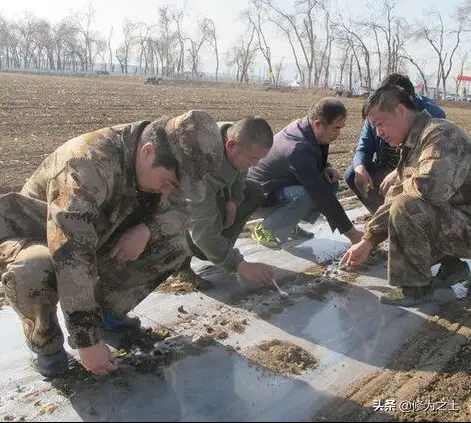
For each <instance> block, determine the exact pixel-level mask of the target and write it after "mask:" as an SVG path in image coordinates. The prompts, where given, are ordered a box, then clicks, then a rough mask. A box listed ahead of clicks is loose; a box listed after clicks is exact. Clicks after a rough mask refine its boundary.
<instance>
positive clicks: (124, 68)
mask: <svg viewBox="0 0 471 423" xmlns="http://www.w3.org/2000/svg"><path fill="white" fill-rule="evenodd" d="M137 28H138V24H136V22H133V21H131V20H129V19H125V20H124V22H123V35H124V40H123V42H122V44H121V45H120V46H119V48H118V49H117V50H116V58H117V59H118V61H119V64H120V66H121V73H124V74H125V75H127V74H128V72H129V56H130V54H131V49H132V46H133V44H134V42H135V40H136V30H137Z"/></svg>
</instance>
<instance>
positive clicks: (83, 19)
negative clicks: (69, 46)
mask: <svg viewBox="0 0 471 423" xmlns="http://www.w3.org/2000/svg"><path fill="white" fill-rule="evenodd" d="M95 13H96V12H95V9H94V8H93V5H92V1H91V0H90V1H89V2H88V5H87V10H86V11H85V12H77V13H76V14H75V16H74V23H75V25H76V26H77V28H78V29H79V31H80V33H81V34H82V36H83V39H84V44H85V46H84V50H85V51H84V56H85V70H86V71H88V70H92V69H93V57H92V56H93V53H92V45H93V37H92V24H93V21H94V19H95Z"/></svg>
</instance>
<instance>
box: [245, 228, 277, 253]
mask: <svg viewBox="0 0 471 423" xmlns="http://www.w3.org/2000/svg"><path fill="white" fill-rule="evenodd" d="M252 239H253V240H254V241H257V242H258V243H259V244H260V245H263V246H264V247H267V248H272V249H278V248H281V243H280V241H278V240H277V239H276V237H275V235H273V234H272V233H271V232H270V231H269V230H268V229H265V228H264V227H263V226H262V225H261V224H260V223H257V224H256V225H255V227H254V228H253V231H252Z"/></svg>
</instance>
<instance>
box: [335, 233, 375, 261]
mask: <svg viewBox="0 0 471 423" xmlns="http://www.w3.org/2000/svg"><path fill="white" fill-rule="evenodd" d="M372 249H373V244H372V243H371V241H368V240H366V239H362V240H361V241H360V242H359V243H358V244H355V245H352V246H351V247H350V248H349V249H348V251H347V252H346V253H345V254H344V256H343V257H342V260H340V266H358V265H360V264H362V263H363V262H364V261H365V260H366V259H367V258H368V256H369V255H370V252H371V250H372Z"/></svg>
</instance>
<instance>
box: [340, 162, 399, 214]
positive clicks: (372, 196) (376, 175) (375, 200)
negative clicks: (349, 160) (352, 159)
mask: <svg viewBox="0 0 471 423" xmlns="http://www.w3.org/2000/svg"><path fill="white" fill-rule="evenodd" d="M366 170H367V171H368V173H369V174H370V176H371V179H372V180H373V189H371V190H370V191H369V192H368V195H367V197H365V196H364V195H363V194H362V193H360V191H358V188H357V187H356V186H355V169H354V168H353V165H351V166H349V167H348V168H347V170H346V171H345V183H346V184H347V185H348V187H349V188H350V189H351V190H352V191H353V192H354V193H355V195H356V196H357V197H358V199H359V200H360V201H361V202H362V203H363V205H364V206H365V207H366V208H367V209H368V211H369V212H370V213H371V214H375V213H376V210H378V209H379V207H380V206H382V205H383V203H384V197H383V195H382V194H381V193H380V192H379V186H380V185H381V182H383V180H384V178H385V177H386V176H387V175H388V174H389V173H390V172H391V170H389V169H388V168H386V167H384V166H383V167H380V166H377V165H375V164H371V165H368V166H366Z"/></svg>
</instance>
